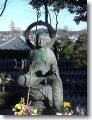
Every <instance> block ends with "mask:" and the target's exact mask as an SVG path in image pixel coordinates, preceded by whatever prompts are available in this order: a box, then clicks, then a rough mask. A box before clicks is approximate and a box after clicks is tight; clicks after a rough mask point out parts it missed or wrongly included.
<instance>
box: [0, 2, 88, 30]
mask: <svg viewBox="0 0 92 120" xmlns="http://www.w3.org/2000/svg"><path fill="white" fill-rule="evenodd" d="M3 1H4V0H0V8H1V5H2V2H3ZM26 1H27V0H8V4H7V7H6V9H5V11H4V14H3V15H2V16H1V17H0V31H9V30H10V24H11V21H13V22H14V23H15V26H16V27H19V28H21V30H26V28H27V27H28V26H29V25H30V24H31V23H33V22H35V21H36V11H35V10H34V9H33V8H32V7H31V6H30V5H29V4H28V2H26ZM0 11H1V9H0ZM42 11H43V10H42ZM43 12H44V11H43ZM51 16H52V26H53V27H54V28H55V16H54V14H53V13H51ZM74 16H75V14H70V13H69V12H68V11H67V9H64V10H61V11H60V13H59V16H58V28H60V29H63V28H65V27H67V29H68V30H72V31H78V30H82V29H86V28H87V23H86V22H81V23H80V24H79V25H76V23H75V22H74V21H73V19H74ZM40 19H41V20H44V13H43V14H42V16H41V18H40ZM40 19H39V20H40Z"/></svg>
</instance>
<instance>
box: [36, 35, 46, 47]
mask: <svg viewBox="0 0 92 120" xmlns="http://www.w3.org/2000/svg"><path fill="white" fill-rule="evenodd" d="M36 46H38V47H44V46H46V41H45V38H44V35H42V34H38V35H37V37H36Z"/></svg>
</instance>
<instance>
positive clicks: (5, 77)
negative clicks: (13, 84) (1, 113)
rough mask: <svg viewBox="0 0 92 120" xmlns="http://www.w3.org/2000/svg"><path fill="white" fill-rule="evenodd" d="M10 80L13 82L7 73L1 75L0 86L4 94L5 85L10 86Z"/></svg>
mask: <svg viewBox="0 0 92 120" xmlns="http://www.w3.org/2000/svg"><path fill="white" fill-rule="evenodd" d="M10 80H12V78H11V76H10V75H7V74H6V73H0V85H1V88H2V91H3V92H4V91H5V84H8V83H9V81H10Z"/></svg>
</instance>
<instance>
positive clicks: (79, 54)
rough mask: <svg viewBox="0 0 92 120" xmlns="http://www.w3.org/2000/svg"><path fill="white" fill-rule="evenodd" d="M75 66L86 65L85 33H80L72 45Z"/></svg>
mask: <svg viewBox="0 0 92 120" xmlns="http://www.w3.org/2000/svg"><path fill="white" fill-rule="evenodd" d="M74 59H75V60H76V66H79V67H87V33H86V32H84V33H82V34H81V35H80V36H79V37H78V40H77V41H76V43H75V46H74Z"/></svg>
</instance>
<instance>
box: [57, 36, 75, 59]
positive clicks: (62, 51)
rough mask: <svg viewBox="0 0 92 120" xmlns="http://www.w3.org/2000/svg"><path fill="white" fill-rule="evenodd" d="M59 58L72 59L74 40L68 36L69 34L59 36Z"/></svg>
mask: <svg viewBox="0 0 92 120" xmlns="http://www.w3.org/2000/svg"><path fill="white" fill-rule="evenodd" d="M55 44H56V47H57V56H58V57H57V58H58V59H61V58H66V59H70V58H72V56H73V45H74V44H73V42H72V41H71V40H70V39H69V38H68V35H65V34H64V35H63V36H59V37H58V38H57V41H56V43H55Z"/></svg>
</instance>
